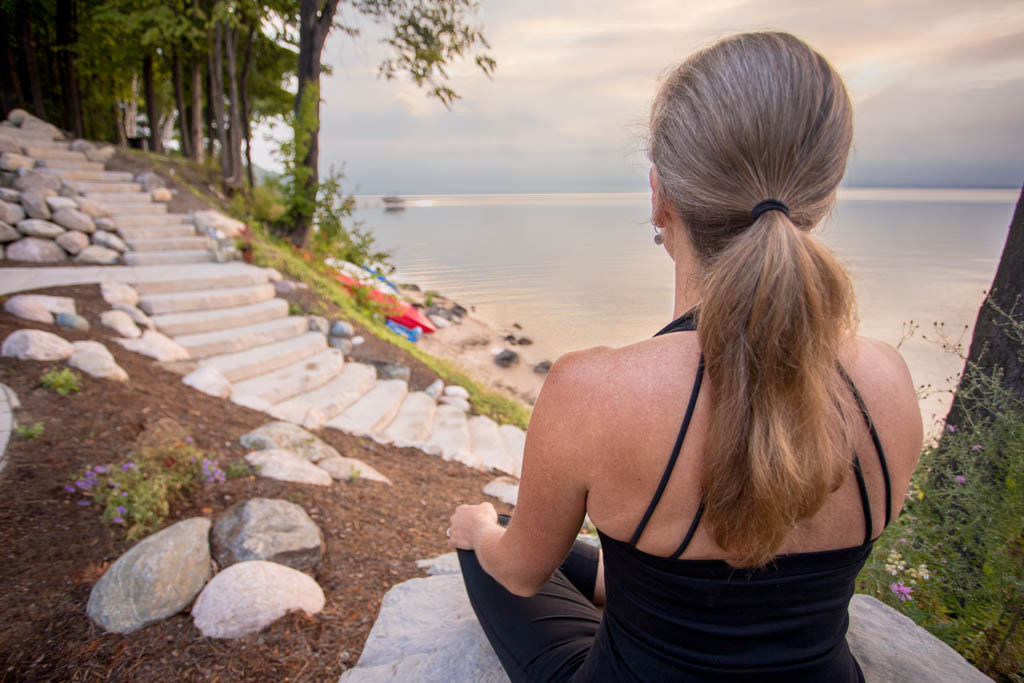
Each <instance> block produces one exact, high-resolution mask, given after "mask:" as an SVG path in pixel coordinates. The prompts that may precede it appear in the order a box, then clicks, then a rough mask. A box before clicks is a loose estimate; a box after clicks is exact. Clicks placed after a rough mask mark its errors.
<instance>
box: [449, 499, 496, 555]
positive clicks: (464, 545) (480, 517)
mask: <svg viewBox="0 0 1024 683" xmlns="http://www.w3.org/2000/svg"><path fill="white" fill-rule="evenodd" d="M494 527H496V528H498V529H501V527H500V526H499V525H498V513H497V512H496V511H495V510H494V506H493V505H491V504H490V503H480V504H479V505H460V506H459V507H457V508H455V512H453V513H452V516H451V536H450V537H449V538H448V547H449V548H459V549H461V550H476V548H477V541H478V539H479V538H480V535H481V532H482V531H484V530H487V529H491V528H494Z"/></svg>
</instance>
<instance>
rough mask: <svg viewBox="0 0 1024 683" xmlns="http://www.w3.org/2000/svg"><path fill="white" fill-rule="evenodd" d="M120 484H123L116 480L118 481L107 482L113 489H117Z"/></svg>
mask: <svg viewBox="0 0 1024 683" xmlns="http://www.w3.org/2000/svg"><path fill="white" fill-rule="evenodd" d="M120 485H121V483H120V482H116V481H108V482H107V486H109V487H110V488H112V489H116V488H117V487H118V486H120Z"/></svg>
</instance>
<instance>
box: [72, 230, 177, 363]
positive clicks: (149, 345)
mask: <svg viewBox="0 0 1024 683" xmlns="http://www.w3.org/2000/svg"><path fill="white" fill-rule="evenodd" d="M90 248H91V247H90ZM114 341H116V342H117V343H118V344H120V345H121V346H123V347H124V348H126V349H128V350H129V351H134V352H135V353H141V354H142V355H143V356H149V357H150V358H155V359H156V360H158V361H162V362H168V361H175V360H188V359H189V358H190V356H189V353H188V351H187V350H186V349H185V347H183V346H181V345H180V344H178V343H177V342H175V341H174V340H173V339H171V338H170V337H166V336H164V335H162V334H160V333H159V332H157V331H156V330H146V331H145V332H143V333H142V336H141V337H140V338H138V339H115V340H114Z"/></svg>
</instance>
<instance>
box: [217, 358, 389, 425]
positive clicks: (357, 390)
mask: <svg viewBox="0 0 1024 683" xmlns="http://www.w3.org/2000/svg"><path fill="white" fill-rule="evenodd" d="M255 379H258V378H253V379H251V380H246V381H247V382H254V380H255ZM376 383H377V369H376V368H374V367H373V366H372V365H365V364H363V363H345V365H344V366H343V367H342V369H341V374H340V375H338V376H337V377H334V378H333V379H331V380H330V381H329V382H327V383H326V384H324V385H323V386H322V387H319V388H318V389H314V390H312V391H308V392H305V393H302V394H298V395H296V396H294V397H292V398H290V399H288V400H287V401H283V402H281V403H278V404H277V405H275V406H274V407H273V408H272V409H271V411H270V413H271V414H272V415H273V416H274V417H276V418H278V419H279V420H287V421H288V422H294V423H296V424H300V425H301V424H303V422H304V421H305V419H306V416H307V415H308V414H309V411H310V410H316V411H317V412H319V413H320V416H321V417H322V418H323V419H325V420H331V419H333V418H335V417H337V416H338V415H340V414H341V413H342V412H344V411H345V410H346V409H347V408H348V407H349V406H351V405H352V404H353V403H355V402H356V401H358V400H359V399H360V398H361V397H362V396H363V394H365V393H366V392H368V391H369V390H370V389H372V388H373V385H374V384H376ZM235 386H236V387H237V386H238V385H235Z"/></svg>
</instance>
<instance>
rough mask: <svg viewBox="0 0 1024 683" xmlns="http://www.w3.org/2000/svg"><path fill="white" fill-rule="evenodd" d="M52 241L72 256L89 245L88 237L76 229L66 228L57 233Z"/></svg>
mask: <svg viewBox="0 0 1024 683" xmlns="http://www.w3.org/2000/svg"><path fill="white" fill-rule="evenodd" d="M54 242H56V243H57V244H59V245H60V248H61V249H63V250H64V251H66V252H68V253H69V254H71V255H72V256H74V255H75V254H78V253H80V252H81V251H82V250H83V249H85V248H86V247H87V246H89V238H88V237H86V235H85V233H84V232H78V231H77V230H68V231H67V232H65V233H64V234H62V235H57V238H56V239H55V240H54Z"/></svg>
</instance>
